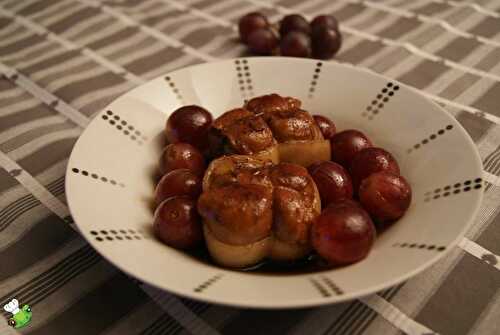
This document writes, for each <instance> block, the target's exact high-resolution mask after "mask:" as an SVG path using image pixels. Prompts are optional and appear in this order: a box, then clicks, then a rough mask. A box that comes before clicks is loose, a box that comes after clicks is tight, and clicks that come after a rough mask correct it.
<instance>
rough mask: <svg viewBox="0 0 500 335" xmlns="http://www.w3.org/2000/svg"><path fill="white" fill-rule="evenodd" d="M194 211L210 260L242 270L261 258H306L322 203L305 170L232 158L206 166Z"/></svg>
mask: <svg viewBox="0 0 500 335" xmlns="http://www.w3.org/2000/svg"><path fill="white" fill-rule="evenodd" d="M198 211H199V213H200V215H201V216H202V217H203V223H204V234H205V239H206V242H207V246H208V250H209V252H210V254H211V256H212V257H213V259H214V260H215V261H216V262H218V263H219V264H221V265H224V266H228V267H246V266H251V265H253V264H256V263H258V262H260V261H262V260H263V259H265V258H271V259H274V260H278V261H291V260H296V259H300V258H303V257H304V256H306V255H307V254H308V253H309V252H310V250H311V245H310V242H309V231H310V227H311V224H312V222H313V221H314V219H315V218H316V217H317V216H318V215H319V214H320V211H321V205H320V197H319V193H318V190H317V188H316V185H315V184H314V181H313V180H312V178H311V177H310V176H309V174H308V173H307V170H306V169H305V168H303V167H301V166H298V165H295V164H290V163H280V164H278V165H271V164H270V163H269V162H265V161H261V160H258V159H255V158H253V157H248V156H238V155H235V156H224V157H221V158H219V159H216V160H214V161H213V162H212V163H211V164H210V166H209V167H208V170H207V172H206V174H205V177H204V180H203V193H202V195H201V196H200V198H199V200H198Z"/></svg>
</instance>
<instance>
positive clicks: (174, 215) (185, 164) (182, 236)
mask: <svg viewBox="0 0 500 335" xmlns="http://www.w3.org/2000/svg"><path fill="white" fill-rule="evenodd" d="M211 126H212V115H211V114H210V113H209V112H208V111H207V110H205V109H203V108H201V107H198V106H184V107H181V108H179V109H177V110H176V111H175V112H174V113H172V115H171V116H170V117H169V118H168V121H167V124H166V129H165V134H166V137H167V140H168V142H169V143H170V144H168V145H167V146H166V147H165V148H164V150H163V152H162V154H161V157H160V164H159V165H160V166H159V167H160V174H161V176H162V177H161V179H160V181H159V182H158V184H157V186H156V190H155V202H156V206H157V208H156V211H155V218H154V226H153V227H154V230H155V234H156V236H157V237H158V238H159V239H160V240H162V241H163V242H165V243H166V244H168V245H171V246H173V247H175V248H178V249H191V248H193V247H196V246H198V245H199V244H200V243H201V242H202V241H203V231H202V225H201V217H200V216H199V214H198V211H197V210H196V202H197V200H198V197H199V195H200V194H201V190H202V187H201V186H202V178H203V174H204V173H205V169H206V166H207V165H206V161H205V157H204V156H203V154H202V152H203V148H204V146H205V143H206V137H207V133H208V130H209V129H210V127H211Z"/></svg>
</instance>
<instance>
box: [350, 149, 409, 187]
mask: <svg viewBox="0 0 500 335" xmlns="http://www.w3.org/2000/svg"><path fill="white" fill-rule="evenodd" d="M379 171H388V172H392V173H394V174H397V175H398V174H399V165H398V162H397V161H396V159H395V158H394V156H392V155H391V154H390V153H389V152H387V151H385V150H384V149H381V148H365V149H363V150H361V151H359V152H358V153H357V154H356V155H354V157H353V159H352V162H351V168H350V169H349V172H350V173H351V177H352V181H353V184H354V189H355V190H356V191H357V189H358V188H359V185H360V184H361V182H362V181H363V179H365V178H367V177H369V176H370V175H371V174H372V173H375V172H379Z"/></svg>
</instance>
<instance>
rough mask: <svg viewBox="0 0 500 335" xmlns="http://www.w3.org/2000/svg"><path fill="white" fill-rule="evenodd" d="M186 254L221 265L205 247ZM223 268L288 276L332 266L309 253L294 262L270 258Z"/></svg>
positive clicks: (328, 268) (195, 258) (318, 270)
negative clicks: (252, 263) (238, 267)
mask: <svg viewBox="0 0 500 335" xmlns="http://www.w3.org/2000/svg"><path fill="white" fill-rule="evenodd" d="M188 255H189V256H191V257H192V258H193V259H194V260H196V261H198V262H201V263H204V264H208V265H212V266H216V267H221V266H220V265H218V264H217V263H215V262H214V261H213V260H212V258H211V257H210V253H209V252H208V250H207V248H206V247H202V248H198V249H195V250H192V251H190V252H188ZM221 268H223V267H221ZM224 269H226V270H231V271H237V272H248V273H252V274H259V275H269V276H271V275H273V276H275V275H281V276H290V275H301V274H309V273H316V272H320V271H327V270H330V269H332V267H331V266H328V265H327V264H326V262H325V261H324V260H322V259H321V258H320V257H319V256H317V255H315V254H311V255H309V256H308V257H306V258H304V259H302V260H298V261H294V262H288V263H280V262H273V261H270V260H266V261H263V262H260V263H258V264H255V265H253V266H250V267H247V268H242V269H231V268H224Z"/></svg>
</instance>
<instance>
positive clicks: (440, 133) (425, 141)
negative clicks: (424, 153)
mask: <svg viewBox="0 0 500 335" xmlns="http://www.w3.org/2000/svg"><path fill="white" fill-rule="evenodd" d="M453 128H454V127H453V125H452V124H449V125H447V126H446V127H443V128H441V129H439V130H438V131H437V132H435V133H434V134H431V135H430V136H429V137H426V138H424V139H423V140H422V141H420V142H419V143H417V144H415V145H413V147H412V148H409V149H408V150H406V152H407V153H409V154H410V153H412V152H413V151H414V150H418V149H420V148H421V147H423V146H424V145H426V144H429V143H430V142H431V141H433V140H436V139H438V138H439V137H440V136H443V135H444V134H445V133H446V132H449V131H450V130H452V129H453Z"/></svg>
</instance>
